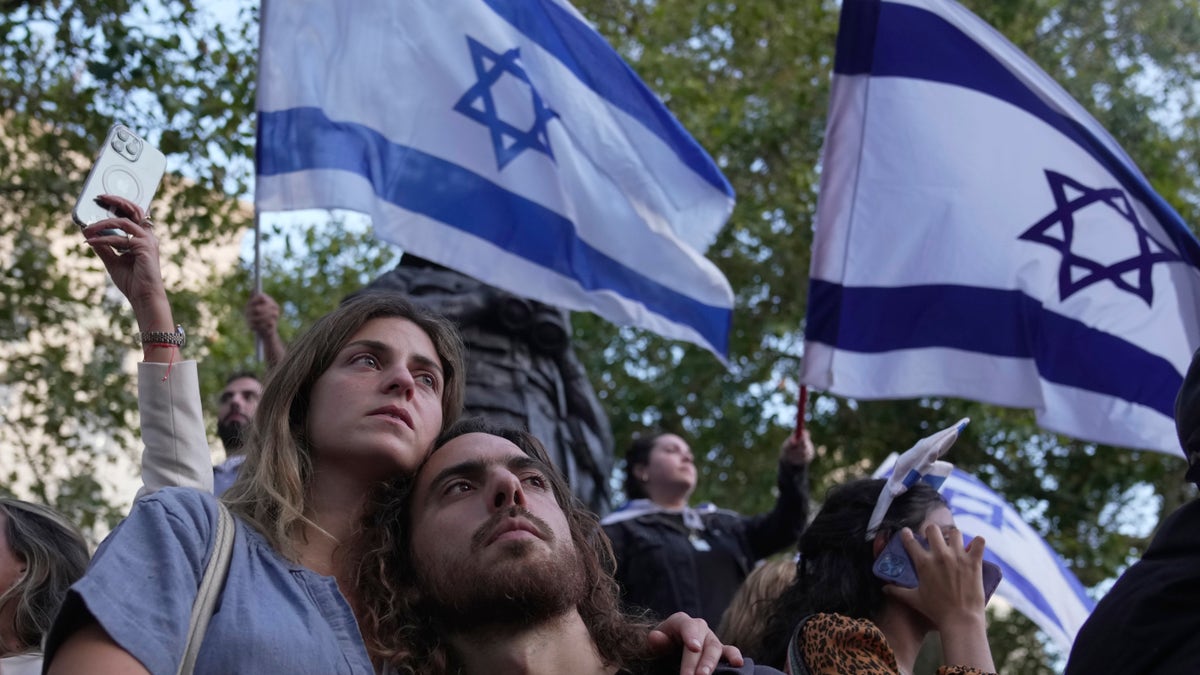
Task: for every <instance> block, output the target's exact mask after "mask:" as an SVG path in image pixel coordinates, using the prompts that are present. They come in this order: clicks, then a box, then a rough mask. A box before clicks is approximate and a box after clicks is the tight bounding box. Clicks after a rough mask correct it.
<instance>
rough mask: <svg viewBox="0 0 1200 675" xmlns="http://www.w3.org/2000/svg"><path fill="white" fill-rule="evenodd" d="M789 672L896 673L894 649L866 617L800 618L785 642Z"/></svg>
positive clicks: (955, 671)
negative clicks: (791, 636)
mask: <svg viewBox="0 0 1200 675" xmlns="http://www.w3.org/2000/svg"><path fill="white" fill-rule="evenodd" d="M788 667H789V669H790V671H791V674H792V675H844V674H848V673H852V674H854V675H900V665H899V664H897V663H896V653H895V652H893V651H892V648H891V647H890V646H888V643H887V639H886V638H884V636H883V632H882V631H880V630H879V628H878V627H877V626H876V625H875V624H874V623H871V622H870V621H867V620H865V619H851V618H850V617H848V616H843V615H841V614H812V615H810V616H807V617H805V618H804V619H801V620H800V625H798V626H797V627H796V634H795V636H794V637H793V638H792V643H791V644H790V645H789V646H788ZM937 672H938V675H987V674H985V673H984V671H982V670H979V669H978V668H968V667H966V666H942V667H940V668H938V671H937Z"/></svg>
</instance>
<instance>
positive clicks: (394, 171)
mask: <svg viewBox="0 0 1200 675" xmlns="http://www.w3.org/2000/svg"><path fill="white" fill-rule="evenodd" d="M262 25H263V28H262V44H261V61H260V75H259V99H258V157H257V167H258V181H257V188H256V193H255V201H256V204H257V206H258V208H259V210H260V211H285V210H292V209H303V208H338V209H349V210H355V211H360V212H364V213H367V214H369V215H370V216H371V217H372V220H373V222H374V227H375V231H376V234H377V235H378V236H379V237H380V238H382V239H384V240H386V241H390V242H393V243H395V244H398V245H400V246H402V247H404V249H405V250H406V251H410V252H412V253H414V254H416V255H419V256H421V257H424V258H427V259H429V260H432V261H434V262H438V263H441V264H443V265H446V266H447V267H451V268H454V269H457V270H459V271H461V272H464V273H466V274H469V275H471V276H473V277H475V278H477V279H479V280H481V281H484V282H486V283H489V284H492V285H494V286H497V287H500V288H503V289H505V290H508V291H511V292H513V293H517V294H519V295H523V296H527V297H531V298H535V299H538V300H542V301H545V302H548V303H551V304H554V305H557V306H560V307H565V308H568V309H580V310H590V311H593V312H596V313H597V314H599V315H601V316H604V317H606V318H607V319H609V320H611V321H614V322H616V323H619V324H624V325H636V326H640V327H643V328H646V329H649V330H652V331H655V332H657V333H659V334H661V335H664V336H666V337H670V338H676V339H682V340H688V341H691V342H694V343H697V344H700V345H703V346H706V347H708V348H709V349H712V350H714V351H715V352H717V353H718V354H720V355H724V354H725V353H726V351H727V346H728V332H729V326H730V320H731V313H732V306H733V293H732V290H731V289H730V287H729V283H728V282H727V281H726V280H725V277H724V276H723V275H722V274H721V272H720V271H719V270H718V269H717V268H716V266H714V265H713V264H712V263H711V262H710V261H708V260H707V259H706V258H704V256H703V255H702V254H701V252H702V251H703V250H704V249H705V248H707V246H708V245H709V244H710V243H711V242H712V239H713V238H714V236H715V235H716V233H717V232H718V230H720V228H721V227H722V226H723V225H724V223H725V221H726V219H727V218H728V217H729V214H730V212H731V210H732V208H733V191H732V189H731V188H730V186H729V183H728V182H727V181H726V180H725V177H724V176H723V175H722V174H721V172H720V171H719V170H718V168H717V167H716V165H715V164H714V163H713V161H712V159H711V158H710V157H709V156H708V154H707V153H706V152H705V151H704V150H703V148H701V147H700V145H699V144H698V143H697V142H696V141H695V140H694V139H693V138H692V137H691V136H689V135H688V133H687V132H686V131H685V130H684V129H683V127H682V126H680V124H679V123H678V121H677V120H676V119H675V118H674V117H672V116H671V114H670V112H668V111H667V109H666V108H665V107H664V106H663V104H662V103H661V101H659V99H658V98H657V97H656V96H655V95H654V93H653V92H651V91H650V90H649V89H648V88H647V87H646V86H645V84H644V83H642V82H641V81H640V80H639V79H638V78H637V76H636V75H635V74H634V73H633V71H632V70H630V69H629V67H628V66H627V65H626V64H625V63H624V62H623V61H622V60H621V58H620V57H619V56H618V55H617V54H616V52H614V51H613V50H612V48H611V47H610V46H609V45H608V44H607V43H606V42H605V41H604V40H603V38H601V37H600V36H599V34H597V33H596V32H595V31H594V30H593V29H592V28H591V27H590V26H588V25H587V24H586V23H585V22H584V21H583V19H582V18H581V17H580V16H579V15H578V13H577V12H576V11H575V10H574V8H572V7H571V6H570V5H568V4H566V3H565V2H559V1H555V0H410V1H407V2H384V1H381V0H376V1H369V2H344V1H343V0H287V1H286V2H264V7H263V17H262Z"/></svg>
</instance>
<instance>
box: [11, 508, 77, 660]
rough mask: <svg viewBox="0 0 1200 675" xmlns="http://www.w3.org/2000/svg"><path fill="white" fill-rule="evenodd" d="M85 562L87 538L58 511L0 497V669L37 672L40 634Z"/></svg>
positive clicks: (48, 627)
mask: <svg viewBox="0 0 1200 675" xmlns="http://www.w3.org/2000/svg"><path fill="white" fill-rule="evenodd" d="M87 564H88V545H87V542H86V541H85V540H84V538H83V535H82V534H80V533H79V530H78V529H77V528H76V527H75V525H73V524H72V523H71V522H70V521H68V520H67V519H66V518H64V517H63V516H62V514H60V513H58V512H57V511H55V510H53V509H51V508H49V507H46V506H42V505H40V504H33V503H31V502H25V501H21V500H19V499H12V498H9V497H0V673H3V675H38V674H40V673H41V672H42V638H43V637H44V636H45V635H46V631H48V630H49V629H50V624H51V623H52V622H53V621H54V616H55V614H57V613H58V608H59V606H60V605H61V604H62V601H63V598H64V597H66V595H67V589H68V588H69V587H70V586H71V584H73V583H75V580H76V579H78V578H79V577H81V576H83V572H84V570H85V569H87Z"/></svg>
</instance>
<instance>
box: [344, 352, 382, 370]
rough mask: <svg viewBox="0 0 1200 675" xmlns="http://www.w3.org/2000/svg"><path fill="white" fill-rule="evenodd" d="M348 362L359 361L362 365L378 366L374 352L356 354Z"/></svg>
mask: <svg viewBox="0 0 1200 675" xmlns="http://www.w3.org/2000/svg"><path fill="white" fill-rule="evenodd" d="M350 363H361V364H362V365H364V366H369V367H371V368H378V367H379V359H377V358H375V355H374V354H358V355H357V356H355V357H354V358H352V359H350Z"/></svg>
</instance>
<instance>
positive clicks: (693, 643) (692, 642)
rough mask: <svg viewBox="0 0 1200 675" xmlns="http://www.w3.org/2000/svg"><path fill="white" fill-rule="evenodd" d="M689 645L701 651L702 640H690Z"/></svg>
mask: <svg viewBox="0 0 1200 675" xmlns="http://www.w3.org/2000/svg"><path fill="white" fill-rule="evenodd" d="M688 646H689V647H691V648H692V649H695V650H696V651H700V641H699V640H689V641H688Z"/></svg>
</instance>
